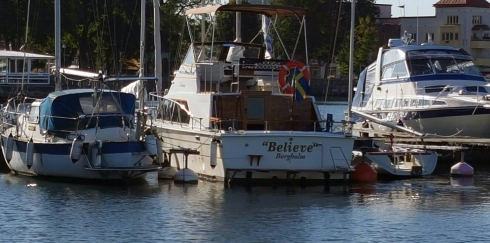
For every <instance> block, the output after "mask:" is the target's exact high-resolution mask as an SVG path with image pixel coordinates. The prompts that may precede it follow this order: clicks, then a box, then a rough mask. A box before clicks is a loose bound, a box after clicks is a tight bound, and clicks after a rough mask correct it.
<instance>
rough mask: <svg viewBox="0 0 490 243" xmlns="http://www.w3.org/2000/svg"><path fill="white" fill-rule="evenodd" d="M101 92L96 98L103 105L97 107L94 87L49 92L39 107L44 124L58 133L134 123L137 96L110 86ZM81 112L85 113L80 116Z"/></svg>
mask: <svg viewBox="0 0 490 243" xmlns="http://www.w3.org/2000/svg"><path fill="white" fill-rule="evenodd" d="M99 94H100V95H101V96H100V97H101V98H100V99H97V100H99V107H100V108H99V109H95V108H94V106H93V99H92V97H93V95H94V90H92V89H73V90H64V91H56V92H53V93H50V94H49V95H48V97H46V98H45V99H44V100H43V101H42V102H41V105H40V107H39V118H40V119H39V122H40V126H41V128H42V129H43V130H46V131H48V132H53V133H57V132H70V131H74V130H76V129H77V128H78V129H87V128H94V127H95V126H98V127H99V128H105V127H123V126H129V127H132V117H133V116H134V112H135V106H136V105H135V101H136V98H135V96H134V95H133V94H128V93H121V92H117V91H109V90H102V91H100V93H99ZM90 110H92V111H90ZM88 113H89V114H88ZM92 113H93V114H92ZM81 115H85V116H86V117H85V118H83V119H81V120H78V118H79V117H80V116H81ZM92 115H93V116H92Z"/></svg>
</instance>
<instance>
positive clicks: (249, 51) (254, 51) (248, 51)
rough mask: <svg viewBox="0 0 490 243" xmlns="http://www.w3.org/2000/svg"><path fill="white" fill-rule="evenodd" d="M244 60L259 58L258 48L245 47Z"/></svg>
mask: <svg viewBox="0 0 490 243" xmlns="http://www.w3.org/2000/svg"><path fill="white" fill-rule="evenodd" d="M243 56H244V57H245V58H254V59H256V58H260V48H258V47H246V48H245V51H244V52H243Z"/></svg>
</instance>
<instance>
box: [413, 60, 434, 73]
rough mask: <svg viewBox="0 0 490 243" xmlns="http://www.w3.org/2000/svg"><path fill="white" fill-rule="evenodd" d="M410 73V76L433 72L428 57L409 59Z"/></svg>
mask: <svg viewBox="0 0 490 243" xmlns="http://www.w3.org/2000/svg"><path fill="white" fill-rule="evenodd" d="M409 63H410V73H411V74H412V76H418V75H427V74H433V73H434V72H433V71H432V67H431V65H430V60H429V59H412V60H410V62H409Z"/></svg>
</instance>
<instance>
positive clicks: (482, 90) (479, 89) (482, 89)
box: [464, 86, 487, 93]
mask: <svg viewBox="0 0 490 243" xmlns="http://www.w3.org/2000/svg"><path fill="white" fill-rule="evenodd" d="M464 88H465V89H466V91H468V92H474V93H477V92H478V93H487V90H486V89H485V87H482V86H466V87H464Z"/></svg>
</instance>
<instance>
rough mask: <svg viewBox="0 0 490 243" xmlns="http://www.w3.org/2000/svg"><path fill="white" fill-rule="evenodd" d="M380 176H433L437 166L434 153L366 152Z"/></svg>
mask: <svg viewBox="0 0 490 243" xmlns="http://www.w3.org/2000/svg"><path fill="white" fill-rule="evenodd" d="M365 156H366V158H367V159H368V160H369V161H370V162H371V163H372V166H373V168H374V169H375V170H376V172H378V174H379V175H385V176H386V175H389V176H399V177H420V176H427V175H431V174H432V173H433V172H434V169H435V168H436V165H437V154H436V153H434V152H427V151H425V152H422V151H419V152H415V151H414V152H411V151H405V152H392V151H391V152H366V153H365Z"/></svg>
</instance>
